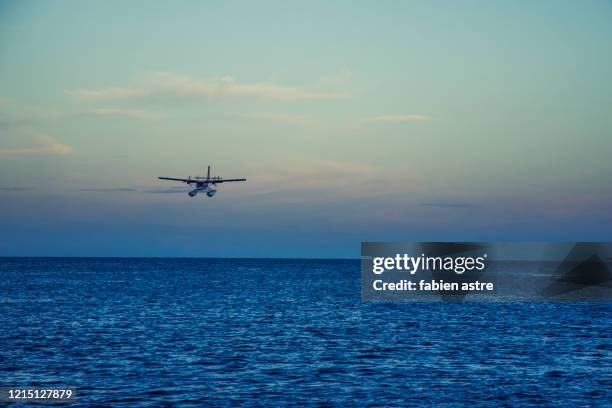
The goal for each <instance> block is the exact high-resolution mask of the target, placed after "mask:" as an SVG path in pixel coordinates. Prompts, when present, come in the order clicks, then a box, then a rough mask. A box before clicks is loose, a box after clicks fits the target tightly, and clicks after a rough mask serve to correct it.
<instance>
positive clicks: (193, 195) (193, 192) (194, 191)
mask: <svg viewBox="0 0 612 408" xmlns="http://www.w3.org/2000/svg"><path fill="white" fill-rule="evenodd" d="M187 194H189V197H195V196H196V195H197V194H198V190H191V191H190V192H189V193H187Z"/></svg>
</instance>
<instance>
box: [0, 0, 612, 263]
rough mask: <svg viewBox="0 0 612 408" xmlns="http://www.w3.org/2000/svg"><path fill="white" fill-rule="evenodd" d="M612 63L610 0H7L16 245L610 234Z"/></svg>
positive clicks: (3, 103)
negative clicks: (197, 191)
mask: <svg viewBox="0 0 612 408" xmlns="http://www.w3.org/2000/svg"><path fill="white" fill-rule="evenodd" d="M611 72H612V2H609V1H582V2H575V1H538V2H530V1H512V2H511V1H465V2H450V1H427V2H425V1H422V2H416V1H415V2H408V1H376V2H373V1H372V2H367V1H357V2H355V1H350V2H349V1H334V2H326V1H311V2H283V1H278V2H272V1H264V2H245V1H243V2H234V1H215V2H213V1H173V2H170V1H168V2H150V1H130V2H122V1H91V2H80V1H27V0H25V1H0V256H2V255H4V256H177V257H181V256H189V257H211V256H212V257H304V258H319V257H320V258H357V257H359V250H360V242H361V241H402V242H419V241H440V240H443V241H447V240H451V241H493V242H505V241H554V242H560V241H610V240H611V238H612V211H610V208H612V189H611V188H610V180H611V177H612V160H610V153H611V152H612V133H611V131H612V81H611V80H610V73H611ZM208 164H210V165H212V169H213V174H214V175H218V176H222V177H227V178H234V177H246V178H247V179H248V180H247V182H246V183H228V184H224V185H221V186H220V188H219V191H218V192H217V195H216V196H215V197H214V198H213V199H208V198H205V197H201V196H198V197H196V198H190V197H188V196H187V191H188V190H189V188H188V187H187V186H184V185H180V184H177V183H173V182H167V181H166V182H164V181H161V180H158V179H157V177H158V176H171V177H186V176H190V175H191V176H196V175H202V174H204V172H205V169H206V166H207V165H208Z"/></svg>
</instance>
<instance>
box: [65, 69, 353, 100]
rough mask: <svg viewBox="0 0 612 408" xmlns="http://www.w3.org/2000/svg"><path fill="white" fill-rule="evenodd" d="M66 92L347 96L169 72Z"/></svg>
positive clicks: (105, 96) (112, 96) (128, 96)
mask: <svg viewBox="0 0 612 408" xmlns="http://www.w3.org/2000/svg"><path fill="white" fill-rule="evenodd" d="M65 93H66V94H67V95H70V96H72V97H76V98H79V99H84V100H91V101H133V100H136V101H138V100H141V101H176V100H182V101H185V100H195V101H197V100H223V99H231V98H251V99H263V100H276V101H301V100H309V99H339V98H345V97H347V95H346V94H344V93H342V92H333V91H323V90H310V89H306V88H301V87H292V86H286V85H280V84H274V83H270V82H255V83H241V82H238V81H236V80H234V79H233V78H232V77H230V76H224V77H222V78H219V79H208V80H201V79H195V78H191V77H188V76H181V75H176V74H173V73H169V72H156V73H152V74H149V75H147V76H146V77H145V78H144V81H143V82H142V83H140V84H138V85H133V86H116V87H110V88H103V89H74V90H66V91H65Z"/></svg>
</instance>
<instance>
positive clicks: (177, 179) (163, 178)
mask: <svg viewBox="0 0 612 408" xmlns="http://www.w3.org/2000/svg"><path fill="white" fill-rule="evenodd" d="M158 178H159V179H160V180H172V181H182V182H183V183H187V184H191V183H197V182H198V180H194V179H182V178H174V177H158Z"/></svg>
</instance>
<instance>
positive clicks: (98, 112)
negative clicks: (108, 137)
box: [84, 108, 164, 119]
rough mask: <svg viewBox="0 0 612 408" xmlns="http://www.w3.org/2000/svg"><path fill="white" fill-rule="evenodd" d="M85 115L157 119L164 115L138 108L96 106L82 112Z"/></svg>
mask: <svg viewBox="0 0 612 408" xmlns="http://www.w3.org/2000/svg"><path fill="white" fill-rule="evenodd" d="M84 114H85V115H93V116H111V117H123V118H130V119H159V118H163V117H164V115H160V114H157V113H151V112H147V111H144V110H139V109H115V108H97V109H92V110H90V111H86V112H84Z"/></svg>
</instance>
